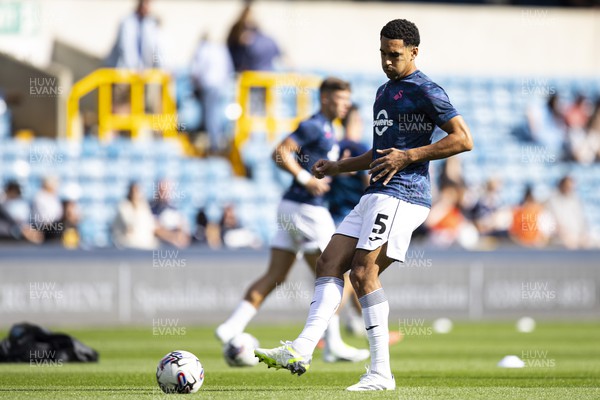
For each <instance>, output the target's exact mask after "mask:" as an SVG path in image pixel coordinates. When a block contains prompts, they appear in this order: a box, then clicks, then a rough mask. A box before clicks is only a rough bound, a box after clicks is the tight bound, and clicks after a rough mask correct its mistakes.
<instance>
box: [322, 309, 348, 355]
mask: <svg viewBox="0 0 600 400" xmlns="http://www.w3.org/2000/svg"><path fill="white" fill-rule="evenodd" d="M325 345H326V346H328V347H329V348H330V349H335V348H339V347H341V346H343V345H344V341H343V340H342V335H341V333H340V316H339V315H338V314H333V316H332V317H331V319H330V320H329V325H327V330H326V331H325Z"/></svg>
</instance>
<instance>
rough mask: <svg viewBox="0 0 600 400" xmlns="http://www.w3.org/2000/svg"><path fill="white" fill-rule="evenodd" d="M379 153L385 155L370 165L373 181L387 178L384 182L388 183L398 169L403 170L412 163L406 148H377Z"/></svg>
mask: <svg viewBox="0 0 600 400" xmlns="http://www.w3.org/2000/svg"><path fill="white" fill-rule="evenodd" d="M377 153H379V154H385V156H383V157H380V158H378V159H376V160H374V161H373V162H372V163H371V164H370V165H369V168H371V169H370V170H369V173H370V174H371V176H373V182H377V181H378V180H380V179H382V178H385V179H384V181H383V184H384V185H387V184H388V182H389V181H390V180H391V179H392V177H393V176H394V175H395V174H396V173H397V172H398V171H402V170H403V169H404V168H406V167H407V166H408V165H409V164H410V163H411V161H410V159H409V157H408V154H407V153H406V151H404V150H398V149H394V148H391V149H384V150H377Z"/></svg>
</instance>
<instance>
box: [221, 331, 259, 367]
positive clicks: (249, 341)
mask: <svg viewBox="0 0 600 400" xmlns="http://www.w3.org/2000/svg"><path fill="white" fill-rule="evenodd" d="M257 347H258V340H257V339H256V338H255V337H254V336H252V335H251V334H249V333H245V332H244V333H240V334H239V335H236V336H234V337H233V339H231V340H230V341H229V342H227V344H226V345H225V346H224V347H223V356H224V357H225V361H227V364H229V365H230V366H231V367H253V366H255V365H257V364H258V358H256V357H255V356H254V349H256V348H257Z"/></svg>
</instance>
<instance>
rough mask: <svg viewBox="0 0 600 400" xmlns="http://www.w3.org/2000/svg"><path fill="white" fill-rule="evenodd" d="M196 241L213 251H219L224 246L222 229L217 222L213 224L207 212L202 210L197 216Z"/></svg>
mask: <svg viewBox="0 0 600 400" xmlns="http://www.w3.org/2000/svg"><path fill="white" fill-rule="evenodd" d="M194 240H195V241H197V242H198V243H200V244H202V245H208V247H210V248H211V249H218V248H220V247H221V245H222V241H221V227H220V226H219V224H218V223H216V222H211V221H210V220H209V218H208V216H207V215H206V210H205V209H204V208H201V209H200V210H198V214H196V233H195V234H194Z"/></svg>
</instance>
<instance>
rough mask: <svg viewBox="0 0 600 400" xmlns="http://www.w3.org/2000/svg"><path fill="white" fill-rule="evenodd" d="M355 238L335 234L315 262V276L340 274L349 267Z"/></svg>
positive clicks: (354, 246)
mask: <svg viewBox="0 0 600 400" xmlns="http://www.w3.org/2000/svg"><path fill="white" fill-rule="evenodd" d="M357 240H358V239H357V238H354V237H350V236H345V235H340V234H335V235H333V236H332V237H331V241H330V242H329V244H328V245H327V247H326V248H325V251H324V252H323V254H322V255H321V257H320V258H319V260H318V262H317V276H318V277H320V276H341V275H342V274H343V273H345V272H346V271H348V270H349V269H350V264H351V262H352V258H353V257H354V250H355V248H356V243H357Z"/></svg>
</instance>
